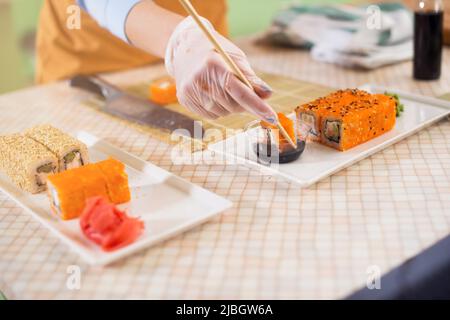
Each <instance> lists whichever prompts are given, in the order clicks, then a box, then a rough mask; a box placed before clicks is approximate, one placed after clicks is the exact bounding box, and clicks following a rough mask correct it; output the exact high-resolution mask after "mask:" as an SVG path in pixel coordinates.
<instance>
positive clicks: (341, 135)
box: [296, 89, 397, 151]
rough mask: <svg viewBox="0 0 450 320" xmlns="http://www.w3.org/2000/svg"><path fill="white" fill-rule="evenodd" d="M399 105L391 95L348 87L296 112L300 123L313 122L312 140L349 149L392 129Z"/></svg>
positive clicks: (342, 149) (305, 105) (302, 106)
mask: <svg viewBox="0 0 450 320" xmlns="http://www.w3.org/2000/svg"><path fill="white" fill-rule="evenodd" d="M396 109H397V102H396V101H395V99H394V98H392V97H390V96H387V95H384V94H370V93H368V92H366V91H363V90H358V89H347V90H339V91H336V92H334V93H332V94H330V95H328V96H326V97H322V98H319V99H316V100H314V101H312V102H310V103H307V104H304V105H301V106H299V107H297V109H296V113H297V119H298V121H299V123H306V124H308V125H309V126H311V128H312V129H311V132H310V137H311V138H312V140H315V141H318V142H320V143H322V144H324V145H327V146H329V147H332V148H335V149H338V150H340V151H345V150H348V149H351V148H353V147H355V146H357V145H359V144H362V143H364V142H366V141H369V140H371V139H374V138H376V137H378V136H380V135H382V134H383V133H386V132H388V131H390V130H391V129H392V128H393V127H394V126H395V123H396Z"/></svg>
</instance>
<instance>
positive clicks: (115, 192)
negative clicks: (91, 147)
mask: <svg viewBox="0 0 450 320" xmlns="http://www.w3.org/2000/svg"><path fill="white" fill-rule="evenodd" d="M97 167H98V168H99V169H100V172H101V174H102V176H103V179H104V180H105V182H106V187H107V189H108V195H109V199H110V200H111V202H112V203H115V204H118V203H125V202H128V201H130V198H131V195H130V189H129V187H128V176H127V174H126V172H125V165H124V164H123V163H122V162H120V161H117V160H116V159H109V160H107V161H102V162H99V163H97Z"/></svg>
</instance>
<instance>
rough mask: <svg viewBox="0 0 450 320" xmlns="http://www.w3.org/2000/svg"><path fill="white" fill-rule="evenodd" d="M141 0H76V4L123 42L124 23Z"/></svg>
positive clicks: (126, 39)
mask: <svg viewBox="0 0 450 320" xmlns="http://www.w3.org/2000/svg"><path fill="white" fill-rule="evenodd" d="M140 1H141V0H77V2H78V5H79V6H80V7H81V8H82V9H84V10H85V11H87V12H88V13H89V14H90V15H91V16H92V17H93V18H94V19H95V20H96V21H97V22H98V23H99V24H100V25H101V26H102V27H104V28H106V29H108V30H109V31H110V32H111V33H112V34H114V35H115V36H117V37H119V38H120V39H122V40H123V41H125V42H129V41H128V38H127V35H126V34H125V23H126V21H127V17H128V14H129V13H130V11H131V9H133V7H134V6H135V5H136V4H137V3H138V2H140Z"/></svg>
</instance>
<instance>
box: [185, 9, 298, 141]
mask: <svg viewBox="0 0 450 320" xmlns="http://www.w3.org/2000/svg"><path fill="white" fill-rule="evenodd" d="M179 1H180V3H181V5H182V6H183V7H184V9H185V10H186V11H187V12H188V13H189V15H190V16H191V17H192V18H193V19H194V21H195V22H196V23H197V25H198V26H199V28H200V29H201V30H202V31H203V33H204V34H205V36H206V37H207V38H208V40H209V41H210V42H211V43H212V45H213V46H214V48H215V49H216V51H217V52H218V53H219V54H220V55H221V57H222V58H223V59H224V60H225V63H226V64H227V65H228V67H229V68H230V69H231V71H232V72H233V73H234V74H235V75H236V76H237V77H238V78H239V80H241V81H242V82H243V83H244V84H245V85H246V86H247V87H249V88H250V89H252V90H254V89H253V86H252V84H251V83H250V81H249V80H248V79H247V77H246V76H245V75H244V73H243V72H242V70H241V69H239V67H238V66H237V65H236V63H235V62H234V60H233V59H231V57H230V55H229V54H228V53H227V52H226V51H225V50H224V49H223V48H222V46H221V45H220V43H219V42H218V41H217V39H216V37H215V36H214V35H213V34H212V33H211V31H210V30H209V29H208V28H207V27H206V26H205V25H204V24H203V21H202V19H200V16H199V14H198V13H197V10H195V8H194V6H193V5H192V3H191V2H190V1H189V0H179ZM277 127H278V129H279V130H280V132H281V134H282V135H283V137H284V138H285V139H286V140H287V141H288V142H289V144H290V145H291V146H292V147H294V148H297V144H296V143H294V141H292V139H291V137H290V136H289V135H288V133H287V132H286V130H285V129H284V128H283V126H282V125H281V124H280V122H279V121H278V119H277Z"/></svg>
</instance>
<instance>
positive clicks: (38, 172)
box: [0, 134, 58, 193]
mask: <svg viewBox="0 0 450 320" xmlns="http://www.w3.org/2000/svg"><path fill="white" fill-rule="evenodd" d="M0 169H1V171H2V172H4V173H5V174H6V175H7V176H8V177H9V178H10V179H11V180H12V181H13V182H14V183H15V184H16V185H17V186H18V187H20V188H21V189H23V190H25V191H28V192H30V193H39V192H42V191H44V190H45V189H46V181H47V176H48V175H50V174H53V173H56V172H57V171H58V159H57V158H56V157H55V155H54V154H53V153H51V152H50V151H49V150H48V149H47V148H46V147H44V146H43V145H41V144H40V143H38V142H36V141H34V140H33V139H30V138H27V137H25V136H22V135H19V134H13V135H9V136H2V137H0Z"/></svg>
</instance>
